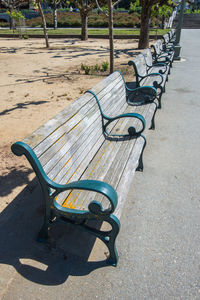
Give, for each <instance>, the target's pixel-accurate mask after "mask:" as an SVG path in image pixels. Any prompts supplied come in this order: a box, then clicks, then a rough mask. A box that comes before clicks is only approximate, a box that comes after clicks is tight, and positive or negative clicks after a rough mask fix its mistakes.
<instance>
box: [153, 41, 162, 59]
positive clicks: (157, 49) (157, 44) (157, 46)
mask: <svg viewBox="0 0 200 300" xmlns="http://www.w3.org/2000/svg"><path fill="white" fill-rule="evenodd" d="M151 48H152V49H153V54H152V56H153V58H154V59H157V57H158V56H159V55H160V54H161V53H162V50H163V44H162V41H161V40H157V41H156V42H155V43H154V44H152V45H151Z"/></svg>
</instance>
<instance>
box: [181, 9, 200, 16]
mask: <svg viewBox="0 0 200 300" xmlns="http://www.w3.org/2000/svg"><path fill="white" fill-rule="evenodd" d="M184 14H187V15H189V14H200V9H195V10H192V9H189V8H188V9H186V10H184Z"/></svg>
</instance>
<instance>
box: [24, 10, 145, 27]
mask: <svg viewBox="0 0 200 300" xmlns="http://www.w3.org/2000/svg"><path fill="white" fill-rule="evenodd" d="M45 18H46V22H47V27H52V28H53V18H52V13H48V14H45ZM40 24H42V21H41V17H40V16H38V17H36V18H34V19H26V25H27V26H29V27H36V26H40ZM58 27H81V17H80V14H79V13H76V12H66V11H58ZM88 27H98V28H100V27H108V18H107V16H105V15H104V14H99V15H98V14H97V13H96V12H91V13H90V14H89V16H88ZM114 27H129V28H133V27H137V28H139V27H140V15H139V14H138V13H134V14H128V13H120V12H116V11H114Z"/></svg>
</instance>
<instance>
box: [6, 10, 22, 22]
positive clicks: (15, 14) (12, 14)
mask: <svg viewBox="0 0 200 300" xmlns="http://www.w3.org/2000/svg"><path fill="white" fill-rule="evenodd" d="M7 14H8V15H9V16H10V18H12V19H14V20H20V19H25V17H24V16H23V15H22V13H21V11H15V10H12V11H7Z"/></svg>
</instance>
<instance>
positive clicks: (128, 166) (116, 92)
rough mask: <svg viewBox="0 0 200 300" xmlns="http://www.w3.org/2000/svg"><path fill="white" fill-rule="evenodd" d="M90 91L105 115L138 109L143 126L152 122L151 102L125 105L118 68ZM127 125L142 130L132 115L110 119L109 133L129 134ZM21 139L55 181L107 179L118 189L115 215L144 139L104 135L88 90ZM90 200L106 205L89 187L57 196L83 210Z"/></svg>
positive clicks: (122, 83) (152, 108) (59, 199)
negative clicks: (140, 104)
mask: <svg viewBox="0 0 200 300" xmlns="http://www.w3.org/2000/svg"><path fill="white" fill-rule="evenodd" d="M154 80H155V79H154ZM92 91H93V92H95V94H96V95H97V97H98V99H99V103H100V105H101V108H102V111H103V113H104V114H105V115H107V116H109V117H114V116H116V115H120V114H122V113H127V112H137V113H140V114H141V115H143V116H144V117H145V119H146V121H147V128H149V127H150V124H151V119H152V117H153V114H154V111H155V109H156V106H155V104H154V103H152V104H146V105H143V106H138V107H136V106H129V105H128V104H127V101H126V88H125V85H124V81H123V78H122V76H121V74H120V73H119V72H115V73H113V74H112V75H110V76H108V77H107V78H106V79H104V80H103V81H101V82H100V83H99V84H97V85H96V86H95V87H93V88H92ZM130 126H134V127H135V128H137V129H140V128H141V126H142V124H141V122H140V121H139V120H137V119H135V118H123V119H119V120H116V121H115V122H112V123H111V124H110V125H109V127H108V129H109V131H110V132H111V133H112V134H113V133H114V134H127V133H128V131H127V130H128V128H129V127H130ZM146 132H147V131H146ZM145 134H146V133H145ZM24 142H26V143H27V144H29V145H30V146H31V147H32V148H33V149H34V151H35V153H36V155H37V156H38V158H39V160H40V162H41V164H42V166H43V168H44V170H45V172H46V174H47V175H48V176H49V178H51V179H52V180H53V181H55V182H57V183H60V184H66V183H68V182H70V181H76V180H82V179H96V180H102V181H105V182H107V183H109V184H111V185H112V186H113V187H114V188H115V189H116V190H117V192H118V196H119V205H118V207H117V210H116V215H117V216H120V214H121V209H122V207H123V205H124V202H125V199H126V194H127V192H128V190H129V187H130V184H131V182H132V179H133V175H134V172H135V169H136V167H137V164H138V160H139V157H140V153H141V151H142V148H143V144H144V139H143V138H142V137H138V138H137V139H136V138H131V137H128V138H127V137H123V138H121V137H118V138H114V139H112V138H111V139H106V138H105V136H104V135H103V132H102V116H101V113H100V110H99V107H98V104H97V102H96V99H95V98H94V96H93V95H91V94H89V93H86V94H84V95H83V96H81V97H80V98H79V99H77V100H76V101H75V102H74V103H72V104H71V105H70V106H68V107H67V108H66V109H65V110H63V111H62V112H60V113H59V114H58V115H57V116H56V117H55V118H53V119H52V120H50V121H48V122H47V123H46V124H44V125H43V126H41V127H40V128H39V129H37V130H36V131H35V132H34V133H33V134H32V135H30V136H29V137H27V138H26V139H24ZM94 199H95V200H99V201H100V202H101V203H102V205H103V207H105V208H106V207H108V202H107V201H106V200H105V199H104V197H102V196H100V195H97V194H95V193H92V192H85V191H84V192H83V191H77V190H75V191H67V192H63V193H61V194H59V196H58V197H57V201H58V202H59V203H60V204H62V205H63V206H65V207H69V208H74V209H82V210H87V208H88V204H89V203H90V201H91V200H94Z"/></svg>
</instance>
